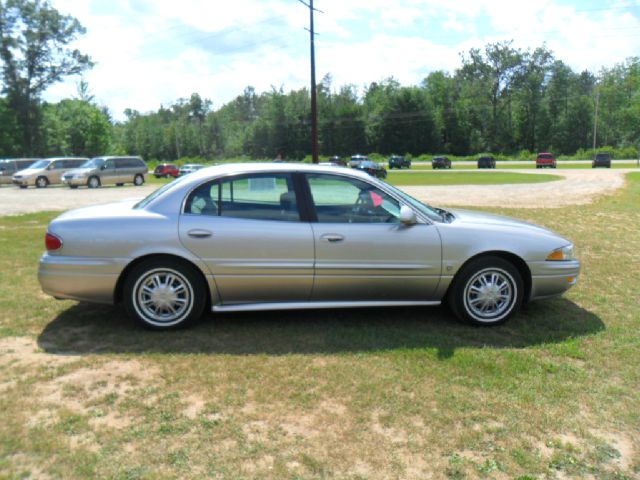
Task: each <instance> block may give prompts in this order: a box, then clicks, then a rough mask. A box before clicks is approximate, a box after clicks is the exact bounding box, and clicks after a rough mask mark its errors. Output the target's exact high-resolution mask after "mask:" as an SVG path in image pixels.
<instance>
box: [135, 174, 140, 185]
mask: <svg viewBox="0 0 640 480" xmlns="http://www.w3.org/2000/svg"><path fill="white" fill-rule="evenodd" d="M133 183H134V184H136V185H142V177H141V176H140V175H137V176H136V178H134V179H133Z"/></svg>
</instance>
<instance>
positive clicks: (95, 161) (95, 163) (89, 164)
mask: <svg viewBox="0 0 640 480" xmlns="http://www.w3.org/2000/svg"><path fill="white" fill-rule="evenodd" d="M102 165H104V160H103V159H102V158H92V159H91V160H87V161H86V162H84V163H83V164H82V165H80V167H79V168H100V167H101V166H102Z"/></svg>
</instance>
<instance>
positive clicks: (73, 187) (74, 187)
mask: <svg viewBox="0 0 640 480" xmlns="http://www.w3.org/2000/svg"><path fill="white" fill-rule="evenodd" d="M69 188H71V189H72V190H75V189H76V188H78V185H69Z"/></svg>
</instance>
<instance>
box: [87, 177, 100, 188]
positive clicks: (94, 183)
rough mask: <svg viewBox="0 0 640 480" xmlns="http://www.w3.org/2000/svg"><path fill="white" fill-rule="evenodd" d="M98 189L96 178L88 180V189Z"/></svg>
mask: <svg viewBox="0 0 640 480" xmlns="http://www.w3.org/2000/svg"><path fill="white" fill-rule="evenodd" d="M97 187H98V179H97V178H95V177H94V178H90V179H89V188H97Z"/></svg>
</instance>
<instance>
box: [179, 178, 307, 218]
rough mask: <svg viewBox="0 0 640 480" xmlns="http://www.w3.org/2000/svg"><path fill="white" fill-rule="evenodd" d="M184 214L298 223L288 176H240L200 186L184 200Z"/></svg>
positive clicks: (290, 179) (293, 194) (294, 194)
mask: <svg viewBox="0 0 640 480" xmlns="http://www.w3.org/2000/svg"><path fill="white" fill-rule="evenodd" d="M185 213H190V214H192V215H211V216H220V217H231V218H244V219H247V220H275V221H289V222H293V221H299V220H300V214H299V212H298V203H297V199H296V193H295V190H294V187H293V181H292V178H291V176H290V175H289V174H259V175H243V176H241V177H233V178H229V179H222V180H215V181H213V182H207V183H204V184H202V185H201V186H199V187H198V188H196V189H195V190H194V191H193V192H191V194H190V195H189V197H188V198H187V201H186V204H185Z"/></svg>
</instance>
